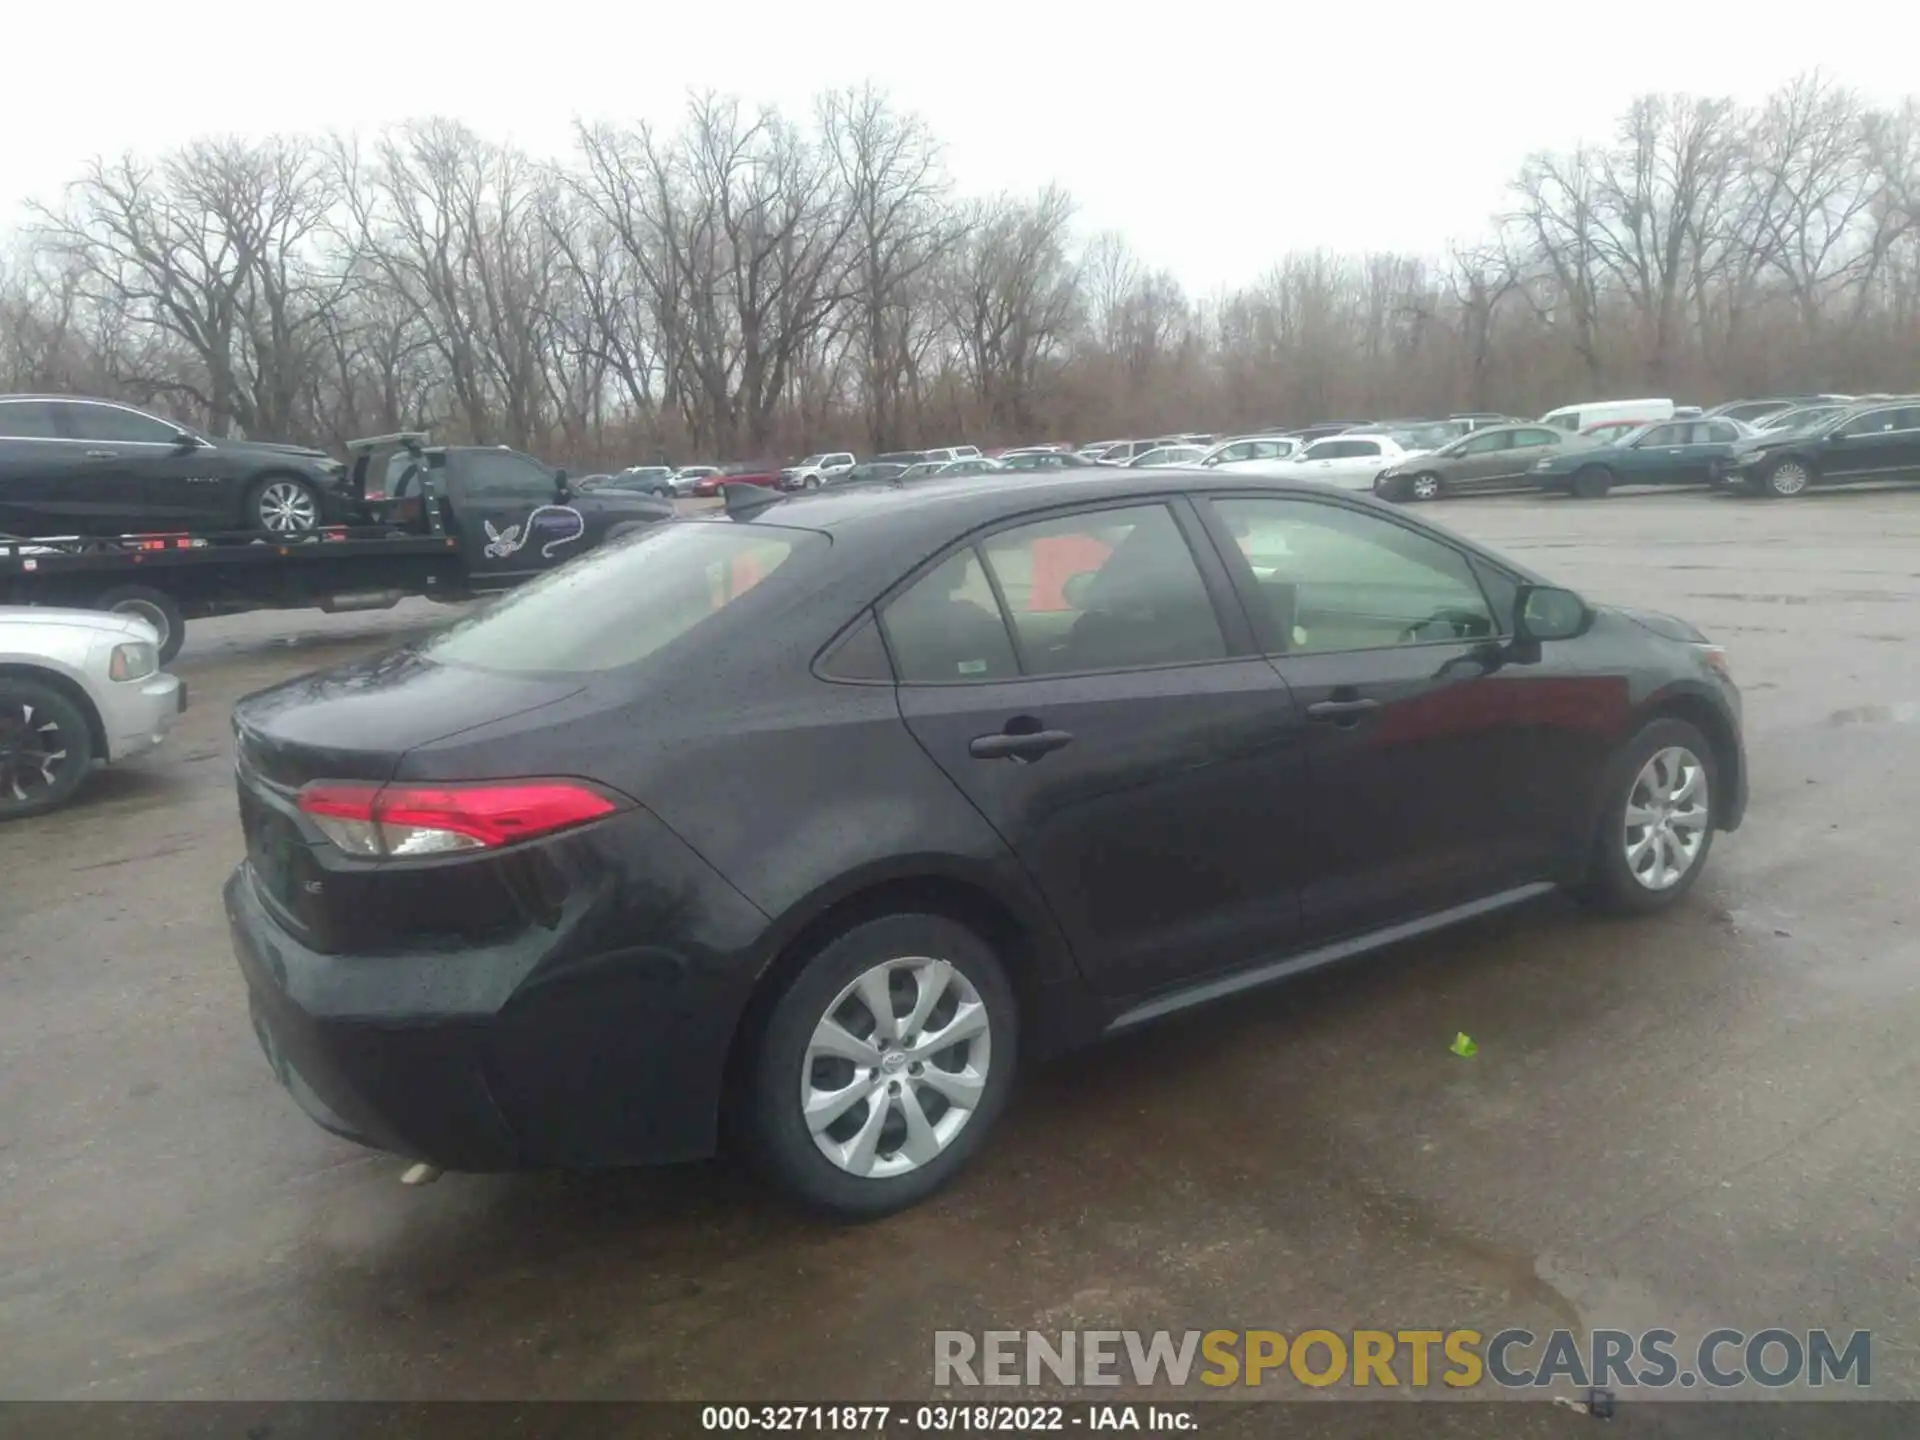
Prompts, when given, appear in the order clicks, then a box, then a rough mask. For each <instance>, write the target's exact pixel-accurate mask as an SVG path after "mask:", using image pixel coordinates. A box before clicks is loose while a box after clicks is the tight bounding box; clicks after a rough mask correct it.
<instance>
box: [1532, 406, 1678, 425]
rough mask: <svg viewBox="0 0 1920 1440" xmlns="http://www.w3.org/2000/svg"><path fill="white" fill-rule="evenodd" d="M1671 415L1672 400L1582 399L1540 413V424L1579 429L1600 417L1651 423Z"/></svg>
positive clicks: (1597, 421) (1599, 419)
mask: <svg viewBox="0 0 1920 1440" xmlns="http://www.w3.org/2000/svg"><path fill="white" fill-rule="evenodd" d="M1672 418H1673V401H1671V400H1584V401H1582V402H1581V403H1580V404H1578V405H1562V406H1561V407H1560V408H1559V409H1558V410H1549V411H1547V413H1546V414H1544V415H1542V416H1541V417H1540V423H1541V424H1542V425H1551V426H1553V427H1554V428H1555V429H1558V430H1573V431H1580V430H1584V429H1586V428H1587V427H1588V426H1589V425H1598V424H1599V423H1600V422H1601V421H1603V420H1631V421H1633V422H1634V423H1635V424H1639V425H1651V424H1652V423H1653V422H1654V421H1656V420H1671V419H1672Z"/></svg>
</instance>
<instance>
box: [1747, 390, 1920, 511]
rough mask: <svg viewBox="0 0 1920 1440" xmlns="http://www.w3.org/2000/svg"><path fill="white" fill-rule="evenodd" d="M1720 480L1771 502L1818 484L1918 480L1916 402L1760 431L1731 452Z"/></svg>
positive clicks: (1919, 411)
mask: <svg viewBox="0 0 1920 1440" xmlns="http://www.w3.org/2000/svg"><path fill="white" fill-rule="evenodd" d="M1725 477H1726V479H1727V481H1728V482H1729V483H1730V484H1733V485H1737V486H1740V487H1742V488H1744V489H1746V490H1748V491H1751V492H1752V493H1753V494H1756V495H1760V496H1764V497H1768V498H1775V499H1792V498H1793V497H1794V496H1796V495H1802V494H1804V493H1806V492H1807V491H1808V490H1810V489H1812V488H1814V487H1815V486H1821V485H1844V484H1851V483H1854V482H1858V481H1862V480H1920V397H1912V396H1909V397H1907V398H1905V399H1896V400H1892V401H1880V402H1876V403H1874V404H1868V405H1854V406H1849V407H1848V408H1846V409H1843V410H1840V411H1838V412H1837V413H1835V414H1833V415H1829V416H1828V417H1827V418H1826V419H1824V420H1817V421H1815V422H1814V423H1813V424H1811V425H1804V426H1795V427H1794V428H1792V429H1790V430H1779V431H1775V430H1763V431H1761V432H1760V433H1759V434H1758V435H1754V436H1752V437H1751V438H1749V439H1746V440H1743V441H1741V442H1740V443H1739V444H1738V445H1735V446H1734V447H1733V450H1732V453H1731V454H1730V455H1729V456H1728V457H1727V460H1726V467H1725Z"/></svg>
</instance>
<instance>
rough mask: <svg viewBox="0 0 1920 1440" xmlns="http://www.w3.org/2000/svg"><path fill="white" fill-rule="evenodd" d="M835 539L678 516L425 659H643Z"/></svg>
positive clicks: (537, 670) (446, 637) (546, 668)
mask: <svg viewBox="0 0 1920 1440" xmlns="http://www.w3.org/2000/svg"><path fill="white" fill-rule="evenodd" d="M829 543H830V542H829V541H828V540H827V537H826V536H824V535H820V534H817V533H815V532H813V531H809V530H788V529H781V528H777V527H774V526H761V525H743V524H739V523H737V522H719V521H682V522H680V523H678V524H668V525H659V526H656V527H654V528H653V529H651V530H646V531H643V532H641V533H640V534H638V535H635V536H633V537H632V538H630V539H625V540H615V541H611V542H609V543H608V544H605V545H602V546H601V547H600V548H599V549H597V550H594V551H592V552H590V553H588V554H586V555H582V556H581V557H580V558H579V559H577V560H574V561H572V562H571V563H569V564H567V565H564V566H562V567H561V568H559V569H558V570H552V571H549V572H548V573H547V574H545V575H543V576H541V577H540V578H539V579H537V580H535V581H533V582H531V583H530V584H527V585H522V586H521V587H520V588H519V589H517V590H515V591H513V592H512V593H510V594H509V595H507V596H506V597H505V598H503V599H501V600H498V601H495V602H494V603H493V604H492V605H490V606H488V607H487V608H486V609H484V610H481V611H479V612H478V613H477V614H474V615H472V616H469V617H468V618H467V619H465V620H461V621H459V622H458V623H457V624H455V625H453V626H452V627H450V628H449V629H447V630H444V631H442V632H441V633H440V634H439V635H438V636H437V637H435V638H434V639H432V640H429V641H427V642H426V644H425V646H424V647H423V652H424V653H425V655H426V656H427V658H429V659H431V660H437V661H440V662H443V663H449V664H457V665H469V666H472V667H474V668H476V669H481V670H494V671H504V672H507V673H509V674H554V673H560V674H571V673H582V672H592V671H603V670H617V669H620V668H622V667H624V666H627V665H632V664H634V663H636V662H637V661H640V660H643V659H645V658H646V657H647V656H649V655H651V654H653V653H654V652H655V651H657V650H660V649H662V648H664V647H665V646H666V645H668V644H670V643H671V642H672V641H674V640H677V639H679V638H680V637H681V636H682V635H685V634H687V633H688V632H690V631H692V630H693V629H695V628H696V627H697V626H699V625H700V624H701V622H702V621H705V620H707V619H709V618H710V617H712V616H713V615H716V614H718V613H719V612H720V611H721V610H724V609H726V608H727V607H728V606H729V605H732V604H734V603H736V602H738V601H739V600H740V599H741V598H742V597H743V596H746V595H749V594H751V593H752V592H754V591H755V590H756V589H758V587H759V586H760V585H762V584H763V583H765V581H766V580H767V579H768V578H769V577H771V576H773V575H774V574H775V573H776V572H778V571H780V570H781V569H783V567H785V566H787V565H789V564H791V563H793V560H794V557H795V556H796V555H802V554H804V555H807V556H808V557H809V558H810V559H814V560H817V559H818V557H819V552H823V551H825V550H826V549H827V548H828V546H829Z"/></svg>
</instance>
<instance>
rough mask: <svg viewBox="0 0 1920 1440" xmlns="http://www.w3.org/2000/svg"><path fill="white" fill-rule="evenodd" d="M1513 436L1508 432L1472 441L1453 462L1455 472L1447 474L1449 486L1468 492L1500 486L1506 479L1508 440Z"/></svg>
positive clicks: (1449, 487)
mask: <svg viewBox="0 0 1920 1440" xmlns="http://www.w3.org/2000/svg"><path fill="white" fill-rule="evenodd" d="M1510 439H1511V437H1510V436H1508V435H1506V434H1497V435H1486V436H1482V437H1480V438H1479V439H1477V440H1472V441H1469V442H1468V443H1467V445H1466V447H1465V449H1464V451H1463V453H1462V454H1461V455H1460V456H1459V458H1458V459H1457V460H1455V462H1454V467H1455V474H1454V475H1453V476H1451V477H1449V478H1448V480H1447V488H1448V489H1450V490H1457V491H1462V492H1464V493H1467V494H1471V493H1473V492H1474V491H1476V490H1493V489H1498V488H1499V486H1500V485H1501V484H1503V483H1504V480H1505V476H1506V472H1507V467H1508V465H1509V461H1508V458H1507V453H1506V452H1507V444H1506V442H1507V441H1508V440H1510ZM1496 442H1497V443H1496Z"/></svg>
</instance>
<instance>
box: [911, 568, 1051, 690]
mask: <svg viewBox="0 0 1920 1440" xmlns="http://www.w3.org/2000/svg"><path fill="white" fill-rule="evenodd" d="M882 623H884V624H885V626H886V630H887V644H888V646H889V647H890V648H891V649H892V651H893V662H894V665H895V667H896V669H897V670H898V671H899V675H900V679H901V680H902V681H904V682H906V683H908V684H922V685H934V684H940V683H942V682H947V683H952V682H956V681H967V680H1005V679H1009V678H1011V677H1012V676H1015V675H1018V674H1019V673H1020V666H1019V665H1018V663H1016V662H1015V660H1014V658H1013V641H1012V639H1011V638H1010V637H1009V636H1008V634H1007V626H1006V622H1005V621H1004V620H1003V619H1002V618H1001V616H1000V604H999V602H998V601H997V600H995V599H994V596H993V586H992V585H990V584H989V583H988V582H987V572H986V570H985V568H984V567H983V566H982V565H981V563H980V556H979V554H978V553H977V552H975V551H974V550H973V549H971V548H968V549H966V550H961V551H958V552H957V553H955V554H953V555H950V556H949V557H947V559H945V560H944V561H942V562H941V563H940V564H939V565H936V566H935V567H934V568H933V569H932V570H931V571H929V572H928V573H927V574H925V575H923V576H922V577H921V578H920V579H919V580H917V581H915V582H914V584H913V585H912V586H911V587H910V588H909V589H908V590H907V591H906V592H905V593H904V594H902V595H901V596H900V597H899V598H898V599H897V600H895V601H894V602H893V603H892V604H890V605H889V606H887V609H886V613H885V614H884V615H883V616H882Z"/></svg>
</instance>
